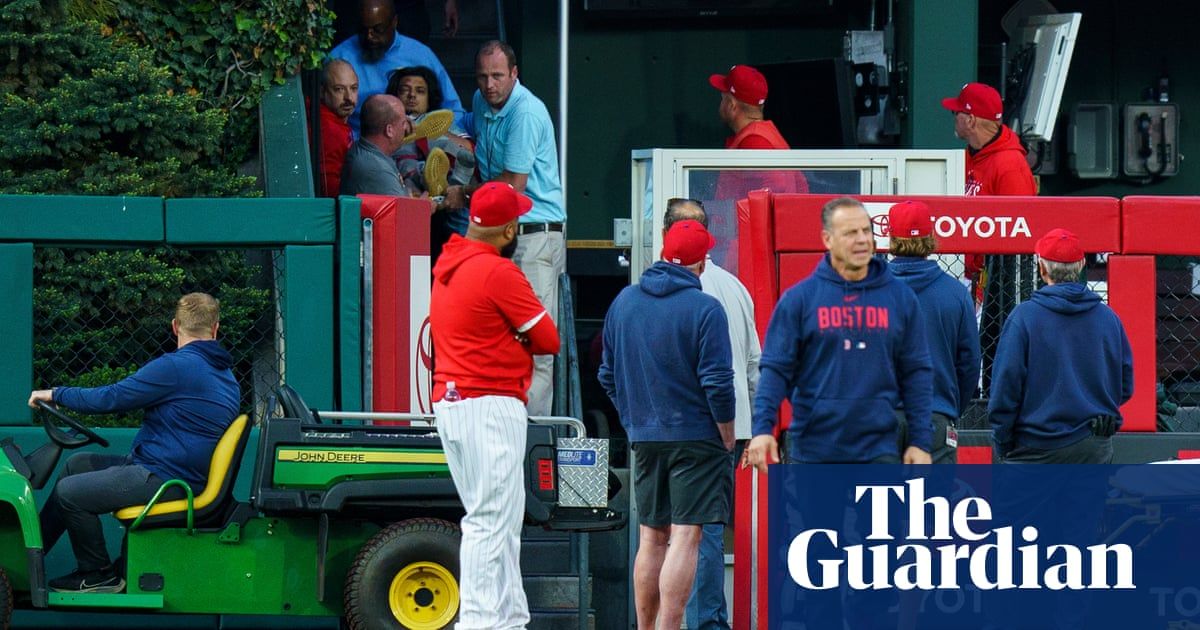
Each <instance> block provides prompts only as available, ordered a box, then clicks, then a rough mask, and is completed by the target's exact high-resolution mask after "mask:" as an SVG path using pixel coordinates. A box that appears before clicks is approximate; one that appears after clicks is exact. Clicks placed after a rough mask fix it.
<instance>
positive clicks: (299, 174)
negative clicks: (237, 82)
mask: <svg viewBox="0 0 1200 630" xmlns="http://www.w3.org/2000/svg"><path fill="white" fill-rule="evenodd" d="M258 118H259V133H260V139H261V141H262V162H263V187H264V188H265V189H266V191H267V196H268V197H312V196H313V175H312V166H311V164H312V162H311V153H310V151H309V147H308V130H307V127H308V126H307V124H306V117H305V110H304V95H303V94H302V93H301V89H300V75H294V76H292V77H291V78H289V79H288V80H287V82H286V83H284V84H283V85H276V86H274V87H272V88H271V89H270V90H268V91H267V93H266V94H263V97H262V102H260V103H259V105H258Z"/></svg>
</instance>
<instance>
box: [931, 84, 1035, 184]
mask: <svg viewBox="0 0 1200 630" xmlns="http://www.w3.org/2000/svg"><path fill="white" fill-rule="evenodd" d="M942 107H945V108H946V109H948V110H950V111H951V112H953V113H954V135H956V136H958V137H959V138H960V139H962V140H965V141H966V143H967V184H966V189H965V191H964V192H965V194H966V195H967V196H975V195H978V196H983V195H1036V194H1037V185H1036V184H1035V183H1034V181H1033V171H1031V170H1029V162H1027V161H1026V160H1025V147H1024V145H1022V144H1021V139H1020V138H1018V137H1017V134H1015V133H1013V130H1012V129H1009V128H1008V126H1007V125H1005V124H1004V123H1002V122H1000V121H1001V119H1002V118H1003V117H1004V109H1003V108H1004V105H1003V103H1001V101H1000V93H999V92H997V91H996V90H995V89H994V88H992V87H991V86H988V85H984V84H982V83H968V84H966V85H964V86H963V88H962V91H961V92H959V93H958V96H951V97H948V98H944V99H942Z"/></svg>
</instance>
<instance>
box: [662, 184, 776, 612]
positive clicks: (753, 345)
mask: <svg viewBox="0 0 1200 630" xmlns="http://www.w3.org/2000/svg"><path fill="white" fill-rule="evenodd" d="M688 219H690V220H693V221H697V222H699V223H700V224H701V225H703V226H704V228H705V229H708V214H707V213H706V212H705V211H704V204H703V203H701V202H700V201H697V200H695V199H681V198H674V199H670V200H668V201H667V213H666V215H665V216H664V217H663V236H666V233H667V231H668V230H670V229H671V226H672V225H675V224H676V223H678V222H679V221H685V220H688ZM700 289H701V290H702V291H703V292H704V293H707V294H708V295H711V296H713V297H715V298H717V301H718V302H720V303H721V308H723V309H725V317H726V319H728V320H729V347H730V349H731V350H732V351H733V392H734V401H735V408H736V412H735V414H734V416H733V432H734V437H735V438H736V439H737V445H736V446H735V447H734V450H733V452H732V453H731V462H730V463H731V464H732V463H733V462H735V461H737V459H738V458H740V457H741V456H742V451H743V450H744V449H745V447H746V442H747V441H748V440H749V439H750V404H751V401H753V400H754V391H755V389H756V388H757V387H758V360H759V357H761V356H762V349H761V347H760V346H759V343H758V331H757V330H756V329H755V327H754V301H753V300H751V299H750V292H749V291H747V290H746V287H745V286H744V285H743V284H742V283H741V281H740V280H738V279H737V276H735V275H733V274H731V273H729V272H728V271H726V270H724V269H722V268H721V267H719V266H718V265H717V264H716V263H715V262H713V260H712V258H711V257H709V258H707V260H706V262H705V265H704V271H703V272H702V273H701V274H700ZM730 489H731V490H732V489H733V486H730ZM732 499H733V497H732V496H731V497H730V501H731V502H732ZM730 522H732V519H730ZM702 532H703V535H702V537H701V539H700V554H699V558H698V559H697V561H696V580H695V582H694V583H693V586H692V594H691V598H690V599H688V603H687V608H686V610H685V612H684V617H685V618H686V621H687V627H688V628H696V629H697V630H714V629H726V630H727V629H728V628H729V627H730V626H729V607H728V606H727V605H726V601H725V524H724V523H709V524H707V525H704V527H703V528H702Z"/></svg>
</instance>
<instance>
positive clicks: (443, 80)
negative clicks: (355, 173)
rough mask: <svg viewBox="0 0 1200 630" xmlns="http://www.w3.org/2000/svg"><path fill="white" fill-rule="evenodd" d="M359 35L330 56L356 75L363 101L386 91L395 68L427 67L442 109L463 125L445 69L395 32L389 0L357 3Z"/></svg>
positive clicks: (354, 118) (354, 119)
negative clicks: (439, 91)
mask: <svg viewBox="0 0 1200 630" xmlns="http://www.w3.org/2000/svg"><path fill="white" fill-rule="evenodd" d="M359 19H360V20H361V22H360V25H359V31H358V35H355V36H353V37H351V38H349V39H347V40H346V41H344V42H342V43H340V44H338V45H337V46H336V47H335V48H334V49H333V51H332V52H330V53H329V56H330V57H331V58H334V59H344V60H346V62H347V63H349V64H350V65H351V66H353V67H354V72H355V74H357V75H358V92H359V95H360V96H361V98H362V99H363V102H364V103H365V102H366V99H367V98H370V97H371V96H373V95H375V94H382V93H384V92H385V91H386V90H387V84H388V74H389V73H390V72H391V71H392V70H395V69H396V68H404V67H408V66H426V67H428V68H431V69H432V70H433V72H434V74H436V75H437V80H438V85H440V86H441V88H442V107H443V108H444V109H449V110H451V111H453V112H454V118H455V121H456V122H458V123H460V124H461V122H462V117H463V115H464V113H465V112H463V106H462V102H461V101H460V100H459V99H458V92H457V91H455V90H454V83H453V82H451V80H450V75H449V74H447V73H446V68H445V67H443V66H442V62H441V61H439V60H438V58H437V55H435V54H434V53H433V51H432V50H430V49H429V47H428V46H426V45H425V44H422V43H421V42H418V41H417V40H415V39H412V38H410V37H405V36H404V35H400V34H399V33H397V32H396V26H397V20H396V11H395V8H394V7H393V6H392V2H391V0H362V2H360V3H359ZM360 114H361V112H360V111H358V110H356V111H355V112H354V113H353V114H351V115H350V127H351V128H352V129H354V132H355V133H356V134H357V133H358V132H359V117H360Z"/></svg>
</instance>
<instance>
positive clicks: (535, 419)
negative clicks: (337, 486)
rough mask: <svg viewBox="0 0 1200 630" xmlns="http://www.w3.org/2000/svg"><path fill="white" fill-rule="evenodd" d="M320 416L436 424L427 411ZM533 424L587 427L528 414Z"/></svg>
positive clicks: (581, 431) (578, 431)
mask: <svg viewBox="0 0 1200 630" xmlns="http://www.w3.org/2000/svg"><path fill="white" fill-rule="evenodd" d="M316 412H317V415H318V416H320V417H321V418H328V419H330V420H401V421H409V422H412V421H414V420H419V421H423V422H428V423H430V424H436V417H435V416H434V415H433V414H428V413H398V412H387V411H321V410H319V409H318V410H316ZM529 421H530V422H532V423H534V424H551V425H564V426H569V427H571V428H572V429H574V431H575V437H580V438H585V437H587V427H586V426H584V424H583V421H582V420H580V419H579V418H572V417H569V416H529Z"/></svg>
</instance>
